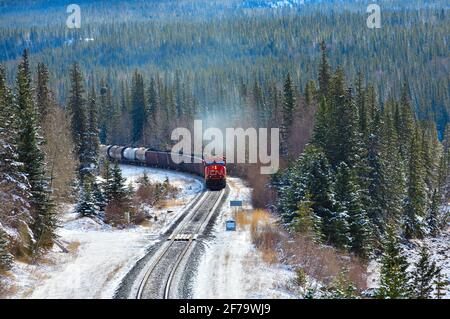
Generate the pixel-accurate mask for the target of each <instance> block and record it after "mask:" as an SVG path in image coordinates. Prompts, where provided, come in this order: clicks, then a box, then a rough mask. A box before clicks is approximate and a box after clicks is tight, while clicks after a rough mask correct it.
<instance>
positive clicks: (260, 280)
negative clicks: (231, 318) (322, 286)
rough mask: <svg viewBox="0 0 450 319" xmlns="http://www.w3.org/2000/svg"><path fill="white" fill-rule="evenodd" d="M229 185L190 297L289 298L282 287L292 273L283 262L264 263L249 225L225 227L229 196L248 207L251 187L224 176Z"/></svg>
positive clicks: (230, 213)
mask: <svg viewBox="0 0 450 319" xmlns="http://www.w3.org/2000/svg"><path fill="white" fill-rule="evenodd" d="M227 182H228V184H229V186H230V188H231V191H230V194H229V196H228V198H227V201H226V202H225V203H226V204H225V205H224V207H223V209H222V211H221V214H220V216H219V217H218V218H217V220H216V223H215V225H214V229H213V236H214V238H213V239H212V240H211V241H210V242H208V243H207V247H206V251H205V253H204V255H203V256H202V258H201V260H200V264H199V269H198V271H197V275H196V277H195V279H194V284H193V298H232V299H237V298H292V297H293V295H292V294H291V293H290V292H289V291H288V290H287V289H286V286H287V285H288V283H289V281H290V280H291V279H292V278H293V276H294V274H293V272H292V271H290V270H289V269H288V268H287V267H286V266H284V265H279V264H268V263H265V262H264V261H263V260H262V257H261V254H260V252H259V251H258V250H257V249H256V248H255V247H254V245H253V244H252V242H251V234H250V229H249V228H248V227H245V229H241V228H240V227H239V225H238V227H237V230H236V231H226V230H225V222H226V220H228V219H231V218H232V216H233V208H231V207H229V201H230V200H243V204H244V207H243V208H244V209H252V206H251V190H250V189H249V188H248V187H246V186H245V185H244V184H243V183H242V181H241V180H240V179H238V178H228V179H227Z"/></svg>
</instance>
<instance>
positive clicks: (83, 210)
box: [75, 178, 98, 217]
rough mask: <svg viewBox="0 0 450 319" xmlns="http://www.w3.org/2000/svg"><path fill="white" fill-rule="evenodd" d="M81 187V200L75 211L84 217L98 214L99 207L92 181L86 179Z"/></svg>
mask: <svg viewBox="0 0 450 319" xmlns="http://www.w3.org/2000/svg"><path fill="white" fill-rule="evenodd" d="M82 183H83V184H82V185H81V187H80V189H81V190H80V195H79V201H78V203H77V206H76V208H75V211H76V212H77V213H78V214H79V215H80V216H84V217H93V216H96V215H98V211H97V207H96V205H95V200H94V196H93V194H92V182H91V181H90V180H89V179H87V178H86V179H85V180H84V181H83V182H82Z"/></svg>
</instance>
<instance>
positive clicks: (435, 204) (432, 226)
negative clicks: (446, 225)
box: [426, 189, 442, 237]
mask: <svg viewBox="0 0 450 319" xmlns="http://www.w3.org/2000/svg"><path fill="white" fill-rule="evenodd" d="M440 197H441V196H440V194H439V192H438V190H437V189H435V190H434V192H433V196H432V198H431V205H430V208H429V210H428V214H427V219H426V222H427V228H428V232H429V234H430V235H431V236H433V237H435V236H437V235H439V233H440V231H441V226H442V218H441V214H440V202H441V198H440Z"/></svg>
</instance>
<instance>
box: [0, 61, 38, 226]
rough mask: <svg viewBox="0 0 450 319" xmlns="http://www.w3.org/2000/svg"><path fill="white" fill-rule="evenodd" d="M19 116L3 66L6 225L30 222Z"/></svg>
mask: <svg viewBox="0 0 450 319" xmlns="http://www.w3.org/2000/svg"><path fill="white" fill-rule="evenodd" d="M17 134H18V116H17V110H16V108H15V105H14V101H13V95H12V92H11V90H10V88H9V87H8V86H7V85H6V78H5V70H4V68H3V66H1V65H0V202H1V206H0V223H2V222H3V223H4V225H7V226H13V224H15V225H19V224H20V223H28V222H29V221H30V219H31V216H30V215H29V213H28V211H29V208H30V207H29V204H28V200H29V188H30V185H29V183H28V180H27V178H26V176H25V174H24V173H23V163H21V162H19V155H18V153H17V145H16V141H17V140H16V138H17Z"/></svg>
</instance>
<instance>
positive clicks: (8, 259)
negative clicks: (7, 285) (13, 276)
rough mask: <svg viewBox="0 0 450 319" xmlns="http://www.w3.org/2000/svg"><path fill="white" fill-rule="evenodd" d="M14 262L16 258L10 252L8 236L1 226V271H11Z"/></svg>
mask: <svg viewBox="0 0 450 319" xmlns="http://www.w3.org/2000/svg"><path fill="white" fill-rule="evenodd" d="M13 260H14V257H13V255H11V253H10V252H9V250H8V238H7V234H6V232H5V231H4V230H3V228H2V225H1V224H0V271H5V270H10V269H11V266H12V262H13Z"/></svg>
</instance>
